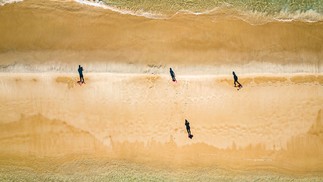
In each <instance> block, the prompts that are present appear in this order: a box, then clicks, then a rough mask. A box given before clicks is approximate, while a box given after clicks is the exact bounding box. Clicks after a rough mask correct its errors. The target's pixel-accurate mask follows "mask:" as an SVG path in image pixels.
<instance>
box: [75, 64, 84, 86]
mask: <svg viewBox="0 0 323 182" xmlns="http://www.w3.org/2000/svg"><path fill="white" fill-rule="evenodd" d="M77 71H78V72H79V75H80V83H84V77H83V67H82V66H81V65H79V69H78V70H77Z"/></svg>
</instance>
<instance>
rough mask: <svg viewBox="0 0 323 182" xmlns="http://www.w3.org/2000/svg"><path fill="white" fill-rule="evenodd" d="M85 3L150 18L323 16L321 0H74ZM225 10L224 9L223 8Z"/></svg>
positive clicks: (261, 19)
mask: <svg viewBox="0 0 323 182" xmlns="http://www.w3.org/2000/svg"><path fill="white" fill-rule="evenodd" d="M77 1H78V2H81V3H85V4H88V5H95V3H96V4H100V5H103V7H104V6H105V7H110V8H112V9H114V10H117V11H123V12H124V13H129V14H135V15H142V16H146V17H151V18H169V17H172V16H173V15H176V14H178V13H190V14H196V15H200V14H214V13H219V12H220V13H226V14H229V15H232V16H243V17H244V16H249V17H245V19H249V18H250V16H251V17H253V18H257V19H258V20H257V21H258V22H257V23H261V22H265V21H272V20H283V21H291V20H294V19H297V20H303V21H320V20H322V13H323V1H321V0H287V1H286V0H261V1H259V0H246V1H241V0H205V1H204V0H95V1H87V0H77ZM223 11H225V12H223Z"/></svg>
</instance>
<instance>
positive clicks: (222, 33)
mask: <svg viewBox="0 0 323 182" xmlns="http://www.w3.org/2000/svg"><path fill="white" fill-rule="evenodd" d="M12 20H14V21H12ZM0 22H1V26H2V27H3V28H1V29H0V40H1V44H0V53H1V54H0V60H1V71H8V70H9V71H10V70H12V69H13V70H14V71H18V72H19V71H21V70H20V68H21V69H22V70H26V69H27V71H28V72H29V71H31V72H33V71H35V70H36V71H55V70H61V71H63V72H66V71H72V70H74V68H75V64H76V65H78V64H83V65H85V67H86V68H87V69H91V70H92V71H94V72H97V71H108V72H111V71H112V72H113V71H115V72H121V71H122V70H125V69H127V67H122V68H121V69H116V68H111V65H113V64H125V65H127V66H129V65H130V66H133V65H135V67H136V66H139V67H143V66H148V65H153V66H166V67H169V66H181V67H183V66H188V67H193V68H194V66H205V67H212V68H213V69H212V70H211V71H212V72H207V71H206V70H205V69H200V70H198V69H195V70H194V69H187V70H186V72H184V73H186V74H193V73H195V72H199V73H203V74H206V72H207V73H209V74H214V73H215V74H218V73H220V74H227V73H228V72H231V71H232V69H235V70H236V71H239V72H240V74H241V73H245V74H252V73H273V72H274V73H294V72H306V73H318V72H319V73H321V72H322V64H323V63H322V60H323V45H322V41H323V33H322V32H323V31H322V30H323V24H322V22H316V23H306V22H271V23H266V24H263V25H251V24H249V23H247V22H245V21H243V20H240V19H238V18H235V17H231V16H230V14H226V13H225V12H223V14H221V13H220V14H216V15H212V14H210V15H200V16H196V15H189V14H179V15H176V16H174V17H173V18H171V19H149V18H145V17H138V16H131V15H123V14H120V13H116V12H112V11H109V10H105V9H101V8H98V7H91V6H86V5H80V4H78V3H76V2H73V1H71V2H62V1H48V0H40V1H35V0H26V1H24V2H22V3H16V4H9V5H6V6H3V7H1V11H0ZM19 66H20V67H19ZM15 67H18V68H19V69H15ZM37 68H38V69H37ZM49 68H51V69H50V70H47V69H49ZM237 69H239V70H237ZM219 70H220V71H219ZM127 72H135V73H137V72H139V73H143V71H142V70H140V71H138V70H137V69H130V70H127ZM192 72H193V73H192Z"/></svg>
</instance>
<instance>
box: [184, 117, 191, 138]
mask: <svg viewBox="0 0 323 182" xmlns="http://www.w3.org/2000/svg"><path fill="white" fill-rule="evenodd" d="M185 126H186V131H187V134H188V137H189V138H190V139H192V138H193V135H192V133H191V127H190V123H189V122H188V121H187V119H185Z"/></svg>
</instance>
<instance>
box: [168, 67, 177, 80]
mask: <svg viewBox="0 0 323 182" xmlns="http://www.w3.org/2000/svg"><path fill="white" fill-rule="evenodd" d="M169 73H170V76H171V77H172V80H173V82H176V78H175V73H174V71H173V69H172V68H169Z"/></svg>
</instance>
